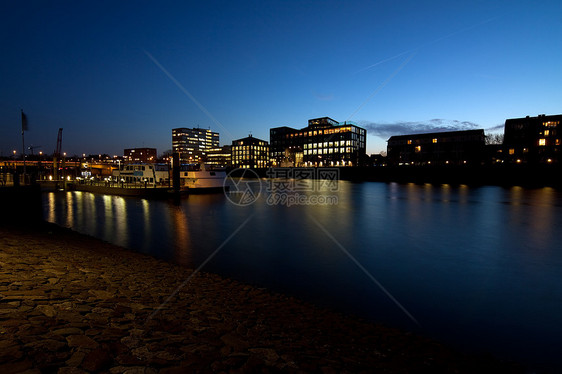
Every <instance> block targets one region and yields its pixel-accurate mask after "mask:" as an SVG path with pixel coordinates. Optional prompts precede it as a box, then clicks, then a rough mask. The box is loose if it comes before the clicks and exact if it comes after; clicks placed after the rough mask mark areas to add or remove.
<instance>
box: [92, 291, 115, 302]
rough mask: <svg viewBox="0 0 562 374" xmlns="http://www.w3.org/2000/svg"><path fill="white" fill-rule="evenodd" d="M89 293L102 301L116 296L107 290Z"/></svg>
mask: <svg viewBox="0 0 562 374" xmlns="http://www.w3.org/2000/svg"><path fill="white" fill-rule="evenodd" d="M88 292H89V293H90V294H92V295H94V296H95V297H96V298H97V299H102V300H106V299H111V298H112V297H113V296H114V294H113V292H109V291H105V290H89V291H88Z"/></svg>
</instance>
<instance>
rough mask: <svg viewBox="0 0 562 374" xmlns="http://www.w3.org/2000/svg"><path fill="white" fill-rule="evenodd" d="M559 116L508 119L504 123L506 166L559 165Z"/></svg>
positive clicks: (561, 131) (560, 131)
mask: <svg viewBox="0 0 562 374" xmlns="http://www.w3.org/2000/svg"><path fill="white" fill-rule="evenodd" d="M561 122H562V115H560V114H558V115H552V116H547V115H544V114H542V115H539V116H537V117H529V116H527V117H525V118H511V119H507V120H506V121H505V129H504V140H503V153H504V157H505V160H506V161H507V162H513V163H545V164H548V163H558V162H560V139H561V138H562V127H560V123H561Z"/></svg>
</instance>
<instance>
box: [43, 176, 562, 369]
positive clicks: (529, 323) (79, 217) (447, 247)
mask: <svg viewBox="0 0 562 374" xmlns="http://www.w3.org/2000/svg"><path fill="white" fill-rule="evenodd" d="M264 187H265V186H264ZM316 193H318V191H316ZM321 193H332V192H329V191H322V192H321ZM335 195H336V196H337V198H338V204H337V205H335V206H334V205H325V206H321V205H307V206H292V207H286V206H270V205H268V204H267V203H266V199H267V196H266V195H265V194H263V193H262V196H261V197H260V199H259V200H258V201H257V202H255V203H254V204H252V205H250V206H246V207H239V206H236V205H234V204H232V203H230V202H229V201H228V199H226V198H225V197H224V196H223V195H221V194H217V195H192V196H189V197H186V198H184V199H182V200H181V203H180V204H179V205H174V204H173V203H172V202H171V201H158V200H151V201H149V200H145V199H131V198H123V197H117V196H102V195H94V194H91V193H84V192H66V193H48V194H46V195H45V199H44V205H45V217H47V219H48V220H49V221H50V222H55V223H58V224H60V225H63V226H67V227H71V228H73V229H75V230H77V231H79V232H83V233H86V234H90V235H93V236H96V237H100V238H101V239H104V240H106V241H109V242H112V243H115V244H118V245H121V246H125V247H128V248H131V249H134V250H137V251H139V252H142V253H149V254H151V255H154V256H156V257H160V258H164V259H167V260H170V261H174V262H176V263H179V264H182V265H185V266H189V267H196V266H198V265H199V264H201V263H202V262H203V261H204V260H205V259H206V258H207V256H208V255H209V254H210V253H212V252H213V251H214V250H215V249H216V248H218V247H219V245H221V243H222V242H223V241H224V240H225V239H226V238H227V237H228V236H229V235H230V234H231V233H232V232H233V231H235V230H236V229H237V228H238V226H239V225H240V224H241V223H242V222H243V221H244V220H245V219H246V218H247V217H249V216H250V215H252V214H253V218H252V219H251V221H250V222H249V223H248V225H247V226H246V227H244V229H242V230H241V231H240V233H238V234H237V235H236V236H235V237H234V238H233V239H232V240H231V241H230V242H229V243H228V245H227V246H225V247H224V248H223V249H222V250H221V252H220V253H219V254H218V255H217V256H216V257H215V258H213V260H212V261H211V262H210V263H209V264H208V265H207V267H206V268H205V270H207V271H212V272H217V273H219V274H222V275H224V276H229V277H233V278H236V279H239V280H241V281H245V282H249V283H253V284H256V285H259V286H262V287H269V288H272V289H275V290H278V291H281V292H286V293H290V294H293V295H295V296H298V297H301V298H304V299H307V300H310V301H313V302H315V303H317V304H320V305H324V306H329V307H334V308H337V309H343V310H345V311H347V312H351V313H354V314H359V315H361V316H364V317H366V318H369V319H372V320H377V321H382V322H385V323H387V324H391V325H395V326H399V327H402V328H406V329H415V328H416V327H415V326H412V324H411V321H410V320H409V319H408V318H407V317H406V316H405V315H404V314H403V313H402V312H401V311H400V310H398V309H397V308H396V305H394V304H393V303H392V302H391V301H390V300H389V299H388V297H386V296H385V295H384V294H383V293H382V292H381V290H380V289H379V288H378V287H377V286H376V285H375V284H373V283H372V282H371V281H370V280H369V279H368V278H367V277H366V276H365V274H363V273H362V272H361V271H360V270H359V269H358V268H357V266H355V265H354V264H353V262H352V261H350V259H349V258H348V257H347V256H346V255H345V254H344V253H343V252H342V251H341V250H340V249H339V248H338V247H337V245H335V244H334V242H333V241H332V240H330V239H329V238H327V237H326V236H325V235H324V233H323V232H322V231H321V230H320V229H319V227H318V226H317V225H316V224H315V223H314V221H313V220H312V219H311V218H310V217H313V218H314V220H316V221H318V222H320V224H321V225H323V226H324V227H325V228H326V229H327V230H328V231H329V232H330V233H331V234H332V235H333V236H334V238H335V239H336V240H337V241H338V242H339V243H341V244H342V245H343V246H344V247H345V248H346V250H348V251H349V252H350V253H351V254H352V255H353V256H354V257H355V258H356V259H357V260H358V261H359V262H360V263H361V264H362V266H364V267H365V268H366V269H367V270H368V271H369V272H370V273H371V274H372V275H373V276H374V277H375V278H376V279H377V280H378V281H380V282H381V283H382V284H383V285H384V286H385V287H386V288H387V289H388V290H389V291H390V292H391V293H392V294H393V296H394V297H395V298H396V299H398V300H399V301H400V303H401V304H403V305H404V306H405V307H406V309H408V311H410V312H411V313H412V314H413V315H414V317H415V318H416V319H417V320H418V321H419V322H420V324H421V325H422V327H423V329H422V330H421V332H422V333H425V334H428V335H431V336H434V337H437V338H440V339H444V340H446V341H449V342H453V343H454V344H457V345H459V346H461V347H465V348H468V349H476V350H479V349H483V350H489V351H492V352H494V353H496V354H499V355H505V356H506V357H512V358H515V359H521V358H524V359H529V360H534V361H536V362H540V361H550V362H556V360H557V353H558V352H559V351H560V350H561V349H562V342H561V341H560V340H559V336H562V287H560V284H562V251H561V250H560V245H559V241H558V233H559V232H560V228H561V227H562V193H561V192H560V191H557V190H554V189H551V188H542V189H533V190H528V189H523V188H520V187H513V188H500V187H479V188H473V187H468V186H465V185H461V186H451V185H447V184H444V185H431V184H424V185H416V184H413V183H410V184H396V183H390V184H383V183H362V184H354V183H349V182H340V184H339V191H338V192H336V193H335Z"/></svg>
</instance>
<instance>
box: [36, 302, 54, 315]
mask: <svg viewBox="0 0 562 374" xmlns="http://www.w3.org/2000/svg"><path fill="white" fill-rule="evenodd" d="M35 310H36V311H38V312H40V313H42V314H44V315H46V316H47V317H54V316H56V315H57V311H56V310H55V308H53V307H52V306H51V305H37V307H36V308H35Z"/></svg>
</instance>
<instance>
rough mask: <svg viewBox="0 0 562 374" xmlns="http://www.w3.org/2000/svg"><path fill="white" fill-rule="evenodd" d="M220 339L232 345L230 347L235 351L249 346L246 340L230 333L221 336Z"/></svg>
mask: <svg viewBox="0 0 562 374" xmlns="http://www.w3.org/2000/svg"><path fill="white" fill-rule="evenodd" d="M221 340H222V342H223V343H224V344H226V345H228V346H230V347H232V349H234V350H235V351H244V350H246V349H248V347H249V346H250V345H249V344H248V342H246V341H244V340H242V339H241V338H239V337H238V336H235V335H232V334H226V335H223V336H221Z"/></svg>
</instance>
